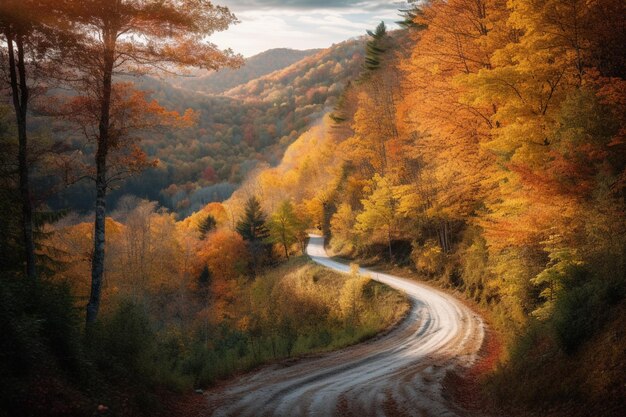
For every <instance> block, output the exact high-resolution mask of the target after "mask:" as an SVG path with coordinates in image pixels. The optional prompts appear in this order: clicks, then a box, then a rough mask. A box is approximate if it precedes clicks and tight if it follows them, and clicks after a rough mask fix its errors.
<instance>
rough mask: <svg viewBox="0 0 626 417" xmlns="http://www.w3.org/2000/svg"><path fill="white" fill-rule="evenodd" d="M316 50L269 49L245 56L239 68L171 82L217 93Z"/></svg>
mask: <svg viewBox="0 0 626 417" xmlns="http://www.w3.org/2000/svg"><path fill="white" fill-rule="evenodd" d="M318 52H320V50H319V49H307V50H304V51H299V50H295V49H287V48H276V49H269V50H267V51H265V52H261V53H260V54H257V55H254V56H252V57H250V58H246V59H245V61H244V64H243V65H242V66H241V67H240V68H237V69H223V70H220V71H217V72H214V73H211V74H209V75H200V76H195V77H192V78H184V79H178V80H172V83H173V84H174V85H176V86H180V87H182V88H185V89H187V90H191V91H199V92H203V93H209V94H219V93H223V92H225V91H227V90H230V89H231V88H234V87H237V86H238V85H241V84H246V83H247V82H248V81H251V80H254V79H256V78H260V77H262V76H264V75H267V74H270V73H272V72H275V71H278V70H281V69H283V68H286V67H288V66H290V65H291V64H294V63H296V62H298V61H300V60H302V59H303V58H306V57H308V56H310V55H313V54H316V53H318Z"/></svg>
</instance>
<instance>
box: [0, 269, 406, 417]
mask: <svg viewBox="0 0 626 417" xmlns="http://www.w3.org/2000/svg"><path fill="white" fill-rule="evenodd" d="M0 284H1V285H0V332H1V334H2V335H3V337H2V338H0V390H1V392H2V397H1V399H0V416H4V415H6V416H14V415H20V416H53V415H63V416H74V415H76V416H83V415H91V414H94V413H95V412H96V409H97V407H98V406H99V405H100V404H103V405H106V406H107V407H108V409H107V411H106V415H125V416H127V415H131V416H133V415H137V416H141V415H161V414H163V413H164V412H166V411H165V409H164V408H163V407H161V404H160V403H161V401H160V400H161V398H159V397H160V395H159V394H158V393H159V392H162V391H163V390H166V391H167V392H178V393H183V392H189V391H190V390H191V389H192V388H200V387H206V386H209V385H210V384H212V383H213V382H215V381H216V380H219V379H223V378H227V377H230V376H232V375H234V374H236V373H239V372H244V371H247V370H250V369H253V368H254V367H257V366H259V365H262V364H264V363H267V362H271V361H276V360H281V359H284V358H293V357H298V356H302V355H307V354H311V353H318V352H325V351H331V350H335V349H339V348H342V347H345V346H347V345H351V344H354V343H357V342H359V341H362V340H364V339H366V338H368V337H371V336H373V335H375V334H377V333H379V332H380V331H381V330H383V329H385V328H387V327H389V326H391V325H393V324H394V323H396V322H397V321H398V320H399V319H400V318H401V317H402V316H403V315H404V314H405V312H406V311H407V309H408V307H409V304H408V301H407V299H406V297H405V296H404V295H402V294H400V293H398V292H396V291H394V290H392V289H390V288H388V287H386V286H384V285H382V284H379V283H377V282H374V281H372V280H370V279H368V278H364V277H360V276H357V275H356V274H352V275H341V274H338V273H334V272H332V271H329V270H327V269H325V268H323V267H320V266H317V265H315V264H313V263H312V262H311V261H309V260H308V259H306V258H304V257H301V258H297V259H293V260H291V261H290V262H288V263H286V264H284V265H283V266H281V267H279V268H277V269H275V270H272V271H269V272H267V273H266V274H265V275H263V276H259V277H257V278H256V279H255V280H254V281H247V282H246V281H244V282H242V283H241V285H239V288H238V290H237V291H236V292H235V293H234V295H232V297H230V298H229V299H228V300H227V301H226V304H228V306H226V307H225V308H227V310H228V312H229V314H227V315H225V316H223V317H221V319H219V320H216V319H215V318H211V320H208V319H206V320H204V319H203V320H191V321H189V322H187V321H182V322H181V321H180V320H175V318H170V320H168V321H163V320H159V321H157V320H156V319H155V316H154V314H152V309H153V306H152V305H151V304H150V303H149V300H145V299H144V300H141V299H139V300H138V299H128V298H123V297H120V298H118V299H116V300H111V302H112V303H113V304H114V307H111V308H110V309H107V310H105V311H103V312H102V314H101V317H100V319H99V321H98V323H97V324H96V325H94V326H92V327H90V328H89V329H87V332H86V333H85V332H83V331H82V317H81V316H82V314H81V313H82V311H81V310H82V309H77V308H76V307H75V305H76V300H75V299H74V298H73V297H72V296H71V292H70V290H69V288H68V287H67V286H66V285H60V284H58V283H47V282H41V283H39V285H37V286H31V285H25V283H24V282H23V280H22V279H19V278H16V279H12V278H5V277H3V278H2V280H1V282H0ZM216 300H217V299H213V301H212V302H213V303H215V304H218V303H217V301H216ZM205 313H206V312H205ZM159 413H160V414H159Z"/></svg>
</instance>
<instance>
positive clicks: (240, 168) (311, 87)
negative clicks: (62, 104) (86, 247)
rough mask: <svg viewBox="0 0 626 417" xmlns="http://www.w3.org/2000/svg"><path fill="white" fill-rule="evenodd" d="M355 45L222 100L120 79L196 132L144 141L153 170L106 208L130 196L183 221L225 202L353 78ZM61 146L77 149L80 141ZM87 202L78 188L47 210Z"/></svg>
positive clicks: (121, 189)
mask: <svg viewBox="0 0 626 417" xmlns="http://www.w3.org/2000/svg"><path fill="white" fill-rule="evenodd" d="M362 42H363V41H362V40H351V41H346V42H343V43H341V44H337V45H335V46H333V47H331V48H329V49H325V50H322V51H320V52H317V53H315V54H314V55H311V56H308V57H306V58H304V59H302V60H300V61H298V62H297V63H295V64H293V65H290V66H288V67H287V68H283V69H281V70H279V71H276V72H273V73H271V74H268V75H265V76H263V77H261V78H259V79H256V80H253V81H251V82H249V83H247V84H244V85H242V86H240V87H237V88H235V89H233V90H230V91H228V92H226V93H225V94H224V95H210V94H209V95H207V94H203V93H196V92H192V91H189V90H186V89H181V88H177V87H176V86H174V85H172V84H170V83H169V82H167V80H166V79H165V80H161V79H158V78H155V77H147V76H144V77H140V78H137V77H123V78H121V80H123V81H124V82H130V83H133V85H135V87H136V88H138V89H140V90H142V91H146V92H147V93H148V96H147V97H149V98H150V99H154V100H156V101H158V102H159V103H160V104H161V105H162V106H164V107H165V108H168V109H173V110H176V111H178V112H180V113H182V112H185V111H187V109H190V110H192V111H193V114H194V117H195V126H194V128H193V129H173V130H172V129H170V130H168V131H166V132H159V133H154V132H153V133H150V134H149V135H143V137H142V141H141V143H140V145H139V146H140V147H141V149H142V150H143V151H144V152H145V154H146V155H147V157H148V158H149V159H151V160H158V164H157V165H156V166H155V167H152V168H149V169H147V170H145V171H143V172H142V173H139V174H138V175H137V176H134V177H133V178H130V179H128V180H126V181H125V182H123V183H120V184H119V185H118V187H117V188H116V190H115V191H113V193H111V195H110V197H109V199H108V203H109V204H110V205H112V206H114V205H115V204H116V202H117V201H118V199H119V198H120V197H122V196H123V195H125V194H132V195H135V196H139V197H142V198H147V199H150V200H155V201H158V202H159V203H160V204H161V205H163V206H165V207H168V208H169V209H172V210H175V211H176V212H178V213H179V214H180V215H181V216H184V215H189V214H191V213H192V212H193V211H196V210H198V209H200V208H201V207H202V206H203V205H204V204H207V203H209V202H212V201H223V200H225V199H227V198H228V197H229V196H230V194H231V193H232V192H233V191H234V190H235V188H236V187H237V186H238V184H240V183H241V182H242V181H243V179H244V178H245V177H246V176H247V175H248V174H249V173H250V172H252V171H253V170H254V169H255V168H256V167H259V166H264V165H275V164H277V163H278V162H279V161H280V159H281V157H282V155H283V153H284V150H285V149H286V148H287V146H289V145H290V144H291V143H292V142H293V141H294V140H295V139H296V138H297V137H298V136H299V135H300V134H302V133H304V132H305V131H306V130H307V129H308V128H309V127H310V126H311V125H312V124H314V123H317V122H318V121H319V120H320V119H321V117H322V116H323V114H324V113H325V112H326V111H328V110H329V109H332V108H333V106H334V105H335V104H336V101H337V98H338V97H339V95H340V93H341V91H342V90H343V88H344V87H345V85H346V84H347V83H348V82H349V80H351V79H352V78H354V77H355V75H356V74H358V71H359V68H360V66H361V62H362V59H363V58H362V57H363V55H362ZM244 68H245V67H244ZM65 141H66V142H69V143H70V145H71V146H72V147H75V148H80V147H81V146H82V145H81V144H82V142H81V140H80V138H76V137H73V136H70V138H69V140H65ZM81 151H82V152H84V153H88V152H90V150H89V149H86V150H85V149H81ZM90 201H91V196H90V191H89V189H87V187H86V186H85V185H84V184H80V183H79V184H76V185H74V186H73V187H71V188H69V189H67V190H65V191H64V192H63V193H61V194H60V195H58V196H56V197H55V198H53V199H52V200H51V204H52V206H53V207H54V208H60V207H67V206H71V207H72V208H73V209H75V210H79V211H82V212H87V211H89V210H91V205H90Z"/></svg>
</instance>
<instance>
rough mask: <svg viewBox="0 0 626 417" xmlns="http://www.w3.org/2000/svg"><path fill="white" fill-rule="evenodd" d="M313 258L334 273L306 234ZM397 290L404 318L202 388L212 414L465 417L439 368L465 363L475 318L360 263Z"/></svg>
mask: <svg viewBox="0 0 626 417" xmlns="http://www.w3.org/2000/svg"><path fill="white" fill-rule="evenodd" d="M307 253H308V255H309V256H310V257H311V258H312V259H313V261H315V262H317V263H319V264H321V265H323V266H325V267H327V268H331V269H333V270H336V271H340V272H349V269H350V268H349V266H348V265H345V264H342V263H340V262H336V261H333V260H332V259H330V258H329V257H328V255H327V254H326V251H325V249H324V239H323V238H322V237H319V236H311V239H310V241H309V245H308V247H307ZM360 272H361V274H367V275H369V276H371V277H372V278H373V279H375V280H377V281H380V282H382V283H385V284H387V285H389V286H390V287H393V288H396V289H398V290H401V291H404V292H405V293H406V294H407V295H408V297H409V298H410V299H411V302H412V307H411V310H410V313H409V315H408V317H407V318H406V319H405V320H404V321H403V322H402V323H401V324H400V325H399V326H397V327H396V328H395V329H394V330H392V331H391V332H389V333H388V334H387V335H385V336H383V337H380V338H377V339H374V340H372V341H369V342H365V343H361V344H359V345H355V346H352V347H349V348H346V349H343V350H340V351H338V352H333V353H328V354H325V355H322V356H320V357H316V358H311V359H303V360H301V361H298V362H296V363H295V364H293V365H291V366H287V365H285V364H284V363H283V364H275V365H270V366H267V367H264V368H262V369H260V370H259V371H256V372H253V373H250V374H247V375H244V376H242V377H240V378H237V379H235V380H233V381H232V382H231V383H229V384H227V385H225V386H223V387H220V388H218V389H216V390H214V391H212V392H209V393H208V396H207V397H208V398H207V399H208V401H209V403H210V405H211V409H213V410H214V412H213V416H320V417H326V416H358V417H367V416H464V415H466V413H464V412H463V410H460V409H458V408H456V407H455V406H454V405H453V404H451V403H450V402H449V401H448V400H447V399H446V395H445V393H444V392H443V380H444V378H445V376H446V373H447V372H448V371H450V370H454V369H458V368H460V367H467V366H470V365H471V364H472V363H473V361H474V360H475V358H476V355H477V352H478V350H479V349H480V346H481V344H482V340H483V337H484V325H483V322H482V320H481V319H480V318H479V317H478V316H477V315H476V314H474V313H473V312H472V311H471V310H470V309H469V308H467V307H466V306H465V305H463V304H462V303H461V302H459V301H457V300H456V299H454V298H453V297H452V296H450V295H448V294H445V293H443V292H441V291H438V290H436V289H433V288H431V287H429V286H426V285H423V284H420V283H417V282H414V281H410V280H407V279H403V278H399V277H396V276H393V275H388V274H382V273H378V272H374V271H371V270H368V269H365V268H361V271H360Z"/></svg>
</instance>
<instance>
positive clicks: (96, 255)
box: [87, 31, 115, 324]
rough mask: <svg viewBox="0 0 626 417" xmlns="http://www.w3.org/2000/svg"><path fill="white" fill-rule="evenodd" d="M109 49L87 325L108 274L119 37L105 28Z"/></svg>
mask: <svg viewBox="0 0 626 417" xmlns="http://www.w3.org/2000/svg"><path fill="white" fill-rule="evenodd" d="M103 35H104V39H105V45H106V46H107V49H106V51H105V56H104V67H103V73H102V75H103V79H102V98H101V101H100V106H101V107H100V123H99V126H98V149H97V151H96V214H95V221H94V234H93V240H94V251H93V258H92V262H91V293H90V295H89V303H88V304H87V324H90V323H94V322H95V321H96V320H97V318H98V310H99V308H100V293H101V291H102V277H103V275H104V248H105V225H106V192H107V155H108V152H109V119H110V112H111V91H112V74H113V62H114V45H115V39H114V38H113V37H112V35H110V34H109V33H107V32H106V31H105V33H104V34H103Z"/></svg>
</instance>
